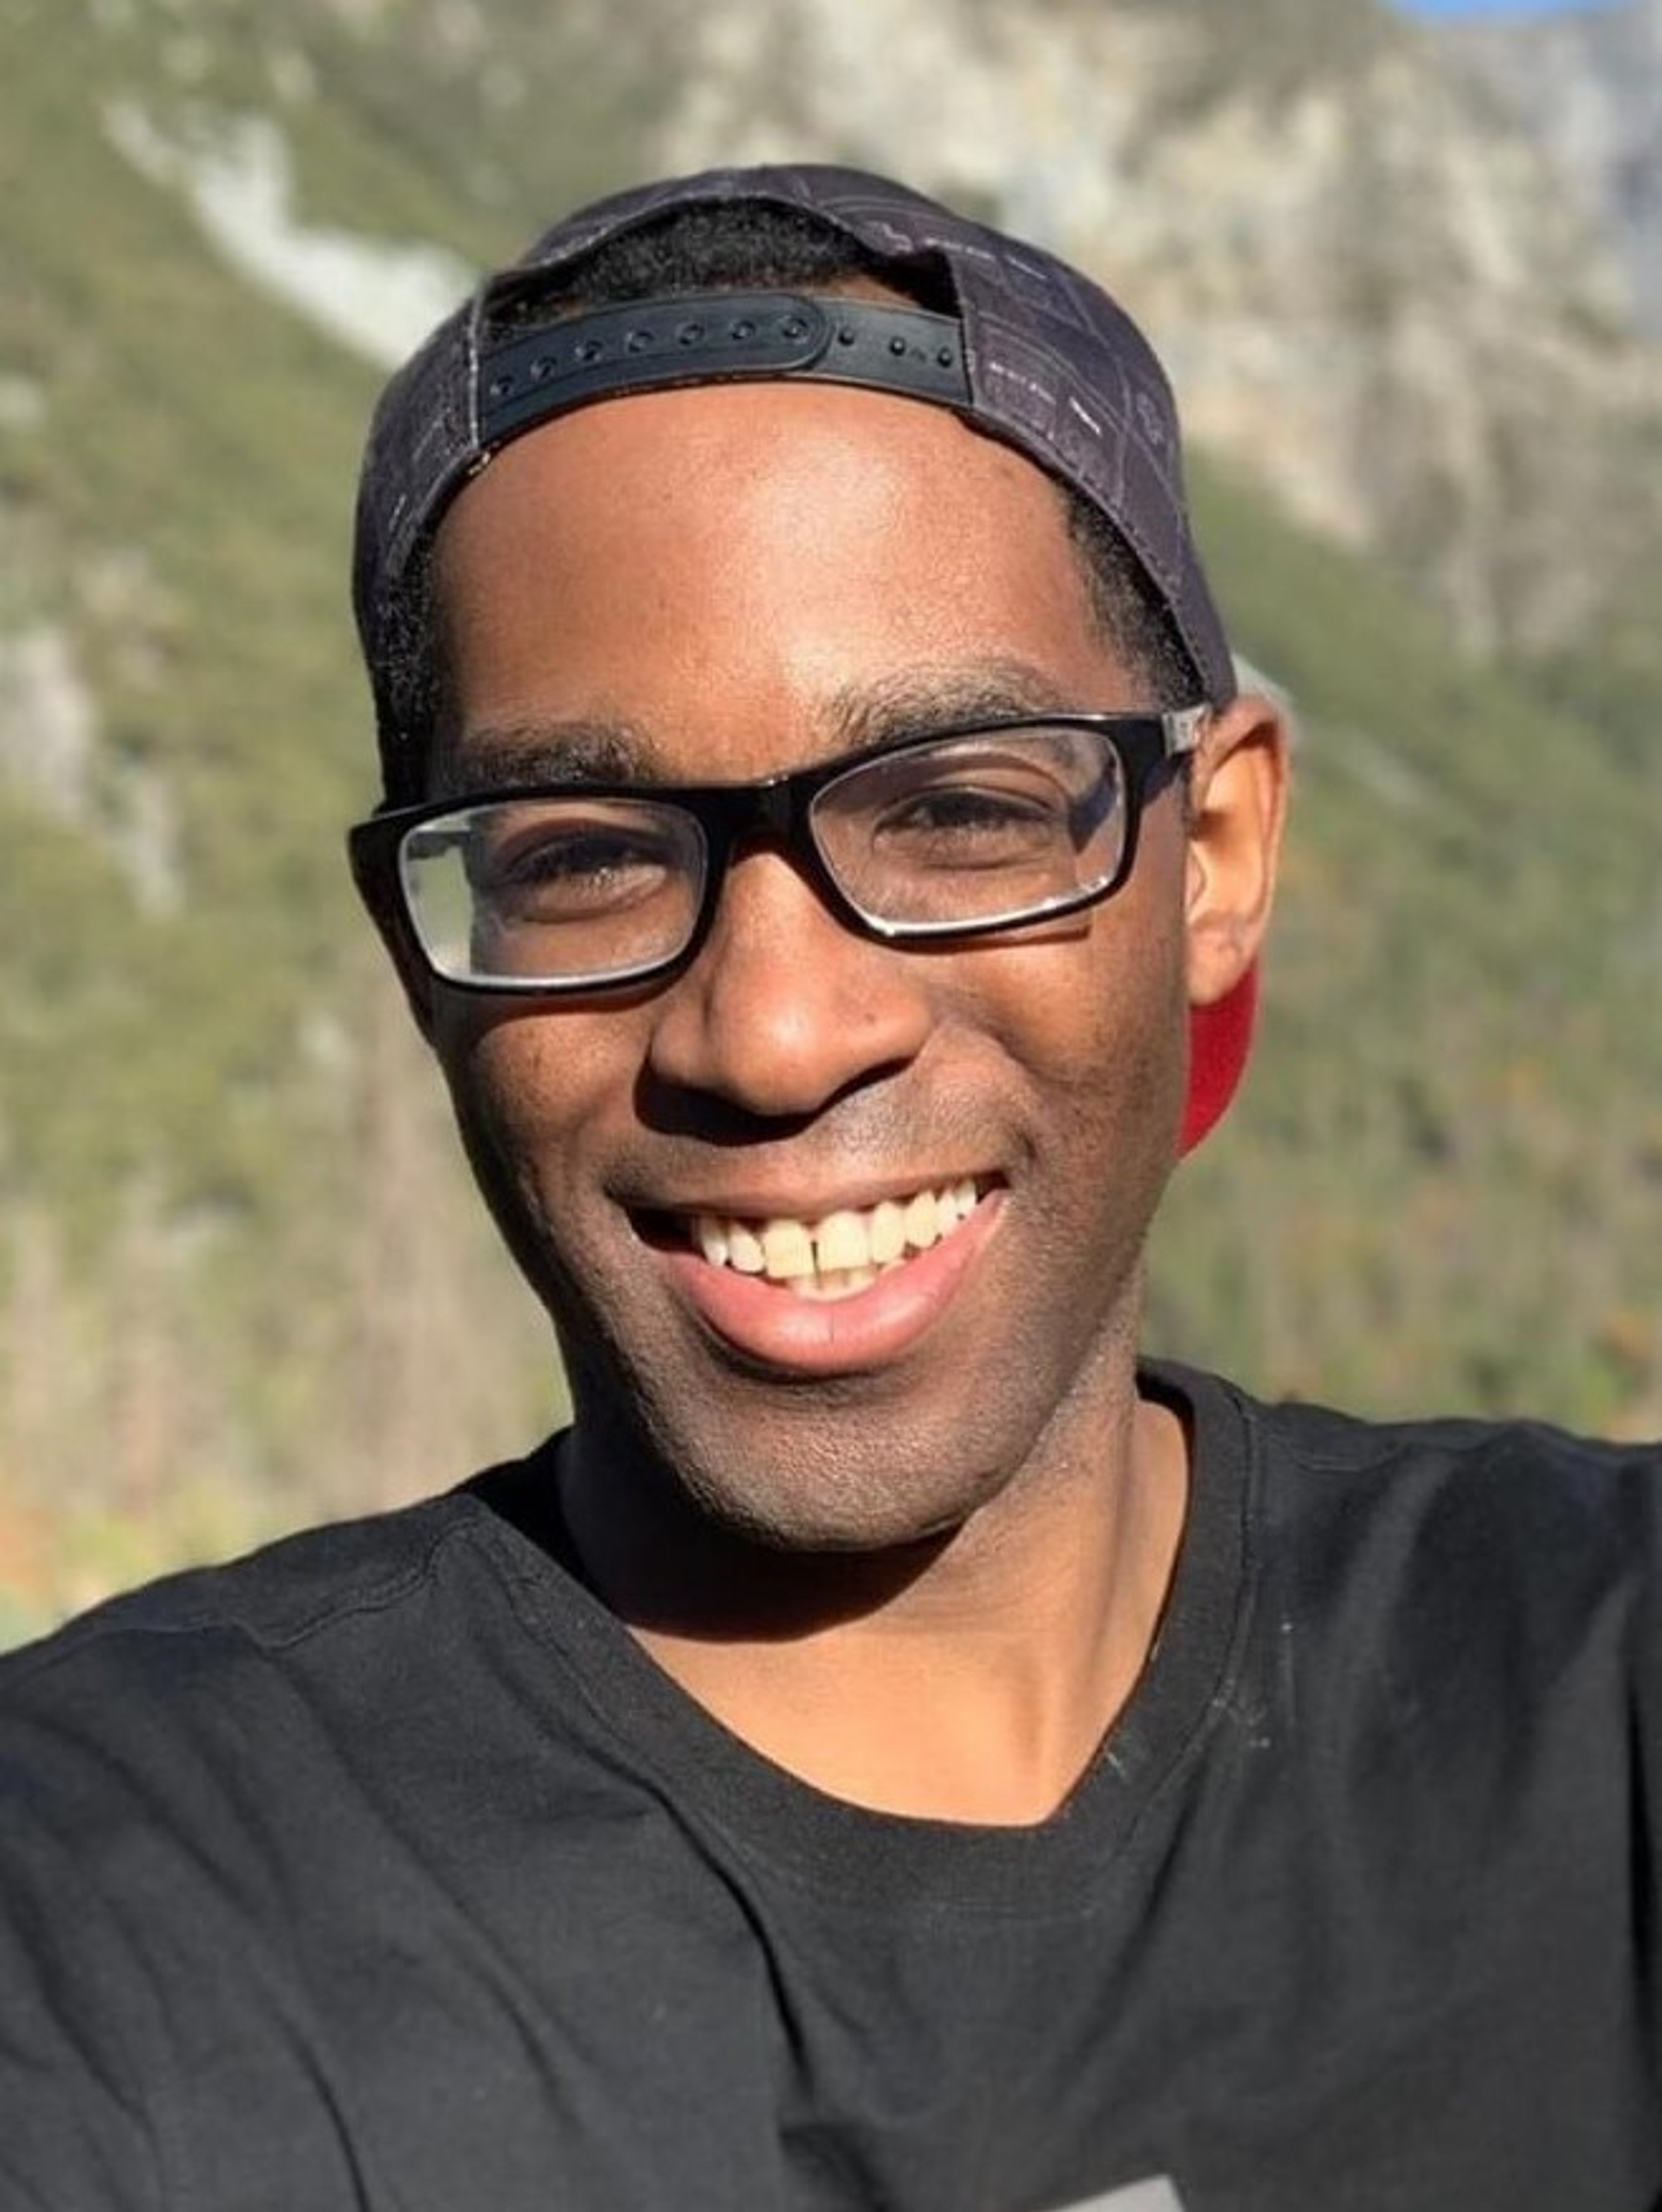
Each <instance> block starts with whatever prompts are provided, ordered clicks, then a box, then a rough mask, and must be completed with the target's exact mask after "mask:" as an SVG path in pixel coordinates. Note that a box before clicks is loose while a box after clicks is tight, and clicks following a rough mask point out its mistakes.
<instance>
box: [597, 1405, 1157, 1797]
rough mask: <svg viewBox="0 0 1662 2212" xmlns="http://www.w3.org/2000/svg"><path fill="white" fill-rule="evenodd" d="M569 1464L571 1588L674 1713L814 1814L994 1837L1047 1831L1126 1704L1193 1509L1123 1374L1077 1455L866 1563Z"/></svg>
mask: <svg viewBox="0 0 1662 2212" xmlns="http://www.w3.org/2000/svg"><path fill="white" fill-rule="evenodd" d="M1053 1441H1054V1442H1055V1443H1058V1444H1062V1443H1063V1440H1060V1439H1057V1440H1053ZM1078 1441H1079V1440H1078V1439H1075V1443H1076V1444H1077V1443H1078ZM571 1443H572V1449H570V1451H569V1454H568V1459H567V1465H566V1467H565V1469H564V1476H563V1500H564V1506H565V1512H566V1516H567V1520H568V1522H569V1527H570V1530H571V1534H572V1538H573V1541H574V1543H575V1547H576V1550H577V1553H578V1554H579V1557H580V1559H581V1562H582V1565H583V1568H584V1571H585V1573H586V1575H587V1578H588V1580H589V1581H590V1583H591V1584H592V1586H593V1587H594V1589H595V1591H596V1593H597V1594H598V1595H600V1597H601V1599H602V1600H603V1601H605V1602H606V1604H608V1605H609V1606H610V1607H612V1610H613V1611H614V1612H616V1613H618V1616H619V1618H620V1619H621V1620H623V1621H624V1623H625V1625H626V1626H629V1627H630V1630H631V1631H632V1632H633V1633H634V1634H635V1636H636V1638H637V1639H638V1640H639V1642H640V1643H641V1644H642V1646H643V1647H644V1648H645V1650H647V1651H648V1652H649V1653H650V1654H651V1656H653V1657H654V1659H655V1660H656V1662H658V1664H659V1665H660V1666H661V1667H662V1668H663V1669H664V1670H665V1672H666V1673H667V1674H669V1675H670V1676H671V1677H672V1678H673V1680H675V1681H677V1682H678V1683H679V1685H680V1686H682V1688H684V1689H685V1691H686V1692H688V1693H689V1695H691V1697H693V1698H694V1699H697V1701H698V1703H699V1704H701V1705H703V1706H704V1707H705V1708H706V1709H707V1710H708V1711H709V1712H710V1713H712V1714H713V1715H714V1716H715V1718H716V1719H717V1720H719V1721H720V1722H721V1723H722V1724H723V1725H724V1726H726V1727H727V1728H728V1729H730V1730H732V1732H733V1733H734V1735H738V1736H740V1737H741V1738H742V1739H743V1740H744V1741H746V1742H747V1743H749V1744H750V1745H751V1746H752V1748H753V1749H755V1750H757V1751H758V1752H759V1753H762V1754H763V1755H764V1757H766V1758H767V1759H770V1760H772V1761H773V1762H774V1763H775V1764H776V1765H780V1766H782V1767H784V1768H785V1769H786V1770H787V1771H789V1772H791V1773H794V1774H795V1775H796V1776H797V1777H798V1778H800V1779H801V1780H803V1781H805V1782H807V1783H809V1784H812V1785H813V1786H814V1787H815V1788H817V1789H819V1790H825V1791H826V1792H827V1793H829V1794H830V1795H831V1796H837V1797H840V1798H843V1799H845V1800H847V1801H848V1802H852V1803H855V1804H859V1805H863V1806H867V1807H869V1808H872V1809H874V1810H876V1811H881V1812H888V1813H896V1814H907V1815H910V1816H913V1817H917V1818H928V1819H934V1820H954V1821H970V1822H975V1823H977V1824H983V1825H991V1826H1026V1825H1029V1824H1032V1823H1033V1822H1037V1821H1039V1820H1044V1819H1045V1818H1046V1817H1047V1816H1048V1815H1049V1814H1051V1813H1052V1812H1054V1811H1055V1810H1056V1808H1057V1807H1058V1806H1059V1805H1060V1804H1061V1803H1062V1801H1063V1800H1064V1799H1065V1798H1066V1796H1068V1792H1069V1791H1070V1790H1071V1789H1072V1787H1073V1785H1074V1784H1075V1782H1076V1780H1077V1779H1078V1778H1079V1776H1080V1774H1081V1771H1083V1769H1084V1768H1085V1766H1086V1765H1087V1764H1088V1763H1089V1761H1090V1759H1091V1758H1092V1756H1093V1753H1095V1751H1096V1749H1097V1747H1098V1746H1099V1743H1100V1741H1101V1740H1102V1737H1103V1735H1104V1734H1105V1731H1106V1729H1108V1727H1109V1726H1110V1725H1111V1723H1112V1721H1113V1719H1114V1718H1115V1717H1116V1715H1117V1713H1118V1711H1120V1709H1121V1707H1122V1706H1123V1704H1124V1702H1125V1700H1126V1699H1127V1698H1128V1697H1129V1694H1130V1692H1131V1690H1132V1689H1133V1687H1134V1686H1135V1682H1136V1680H1137V1678H1138V1676H1139V1674H1141V1670H1142V1668H1143V1666H1144V1664H1145V1662H1146V1661H1147V1658H1148V1652H1149V1650H1150V1648H1151V1646H1152V1644H1153V1642H1154V1635H1155V1632H1156V1630H1157V1628H1158V1626H1159V1621H1160V1611H1161V1608H1162V1606H1163V1604H1164V1601H1165V1595H1166V1588H1167V1585H1168V1583H1169V1581H1170V1578H1171V1573H1172V1565H1173V1563H1174V1560H1175V1558H1176V1554H1177V1549H1178V1541H1179V1539H1180V1536H1181V1534H1182V1528H1183V1520H1184V1506H1185V1503H1186V1497H1187V1476H1188V1450H1187V1444H1186V1440H1185V1438H1184V1433H1183V1430H1182V1427H1181V1425H1180V1424H1179V1422H1178V1419H1177V1418H1176V1416H1175V1415H1174V1414H1172V1413H1169V1412H1167V1411H1166V1410H1165V1409H1164V1408H1162V1407H1158V1406H1155V1405H1153V1404H1150V1403H1148V1402H1146V1401H1141V1400H1140V1399H1138V1398H1137V1397H1136V1396H1135V1392H1134V1388H1133V1383H1132V1378H1131V1376H1129V1373H1128V1375H1127V1376H1126V1378H1125V1389H1124V1390H1123V1395H1122V1397H1121V1400H1120V1405H1119V1411H1118V1417H1117V1419H1111V1420H1110V1421H1109V1422H1108V1423H1107V1424H1106V1425H1104V1424H1103V1422H1102V1421H1101V1420H1100V1419H1098V1421H1097V1423H1096V1425H1095V1428H1094V1433H1093V1435H1092V1436H1091V1437H1090V1439H1089V1444H1088V1449H1073V1450H1068V1449H1065V1445H1064V1448H1062V1449H1059V1450H1056V1449H1053V1451H1052V1452H1051V1453H1050V1454H1049V1455H1047V1459H1048V1463H1047V1464H1046V1465H1045V1466H1044V1467H1043V1468H1037V1467H1036V1468H1029V1469H1026V1470H1024V1473H1023V1475H1022V1476H1021V1477H1020V1478H1018V1479H1016V1480H1013V1481H1012V1482H1011V1483H1009V1484H1008V1485H1007V1486H1006V1487H1005V1488H1004V1489H1003V1490H1002V1491H1001V1492H1000V1493H999V1494H998V1495H997V1496H996V1497H995V1498H993V1499H992V1500H990V1501H989V1503H988V1504H986V1505H984V1506H983V1507H982V1509H981V1510H979V1511H978V1512H977V1513H976V1514H975V1515H973V1516H971V1519H970V1520H968V1521H967V1522H965V1523H964V1524H963V1525H962V1526H961V1527H960V1528H957V1529H955V1530H953V1531H952V1532H951V1533H950V1534H945V1535H940V1536H934V1537H930V1538H928V1539H923V1540H920V1541H916V1542H915V1543H911V1544H907V1545H902V1546H895V1547H889V1548H887V1549H885V1550H882V1551H880V1552H875V1553H824V1552H814V1553H785V1552H780V1551H776V1550H772V1549H770V1548H767V1547H764V1546H761V1545H758V1544H757V1543H754V1542H752V1541H749V1540H747V1539H746V1538H744V1537H742V1536H739V1535H735V1534H733V1533H732V1532H731V1531H729V1530H727V1529H725V1528H721V1527H720V1526H718V1525H717V1524H715V1522H711V1521H710V1520H709V1519H708V1518H706V1517H705V1516H703V1514H702V1513H701V1512H700V1511H699V1510H697V1508H696V1507H695V1506H693V1505H692V1504H691V1502H690V1501H689V1500H687V1499H686V1498H685V1496H684V1494H683V1493H681V1492H679V1489H678V1488H677V1487H676V1486H674V1485H673V1482H670V1481H667V1480H665V1481H660V1482H656V1483H645V1484H643V1483H641V1482H619V1481H618V1480H617V1468H616V1464H615V1462H613V1463H612V1468H611V1474H610V1476H609V1478H608V1479H606V1480H595V1479H587V1478H588V1477H589V1476H590V1475H591V1474H598V1470H596V1469H595V1468H594V1459H593V1456H592V1455H590V1454H588V1453H586V1451H585V1449H584V1439H583V1437H582V1433H581V1425H580V1428H579V1431H578V1433H577V1435H576V1436H575V1437H574V1438H573V1439H572V1440H571ZM625 1497H626V1498H628V1499H629V1501H630V1510H629V1511H628V1512H627V1513H622V1512H620V1511H619V1510H618V1500H619V1499H620V1498H625Z"/></svg>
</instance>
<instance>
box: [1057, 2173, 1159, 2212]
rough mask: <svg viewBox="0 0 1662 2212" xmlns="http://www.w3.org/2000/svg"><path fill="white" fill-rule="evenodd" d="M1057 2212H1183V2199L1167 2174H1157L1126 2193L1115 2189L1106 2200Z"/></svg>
mask: <svg viewBox="0 0 1662 2212" xmlns="http://www.w3.org/2000/svg"><path fill="white" fill-rule="evenodd" d="M1056 2212H1183V2199H1182V2197H1179V2196H1178V2192H1177V2190H1176V2189H1175V2187H1174V2186H1173V2185H1172V2183H1171V2182H1169V2181H1168V2180H1167V2179H1166V2176H1165V2175H1164V2174H1156V2175H1155V2176H1154V2179H1153V2180H1152V2181H1129V2182H1127V2184H1126V2185H1125V2186H1124V2188H1123V2189H1111V2190H1110V2191H1108V2194H1107V2195H1106V2196H1105V2197H1081V2200H1080V2202H1079V2203H1077V2204H1059V2205H1057V2207H1056Z"/></svg>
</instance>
